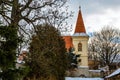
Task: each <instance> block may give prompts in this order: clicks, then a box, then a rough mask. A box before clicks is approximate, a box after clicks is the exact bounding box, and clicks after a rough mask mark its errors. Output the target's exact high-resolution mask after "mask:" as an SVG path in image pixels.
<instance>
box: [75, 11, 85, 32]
mask: <svg viewBox="0 0 120 80" xmlns="http://www.w3.org/2000/svg"><path fill="white" fill-rule="evenodd" d="M74 33H86V30H85V26H84V22H83V18H82V13H81V10H79V13H78V18H77V22H76V27H75V32H74Z"/></svg>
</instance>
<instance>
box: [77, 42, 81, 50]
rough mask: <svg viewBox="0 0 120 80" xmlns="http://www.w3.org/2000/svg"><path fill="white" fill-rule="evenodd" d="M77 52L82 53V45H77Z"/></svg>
mask: <svg viewBox="0 0 120 80" xmlns="http://www.w3.org/2000/svg"><path fill="white" fill-rule="evenodd" d="M78 51H82V43H81V42H79V43H78Z"/></svg>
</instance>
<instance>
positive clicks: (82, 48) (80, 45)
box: [72, 9, 89, 76]
mask: <svg viewBox="0 0 120 80" xmlns="http://www.w3.org/2000/svg"><path fill="white" fill-rule="evenodd" d="M88 39H89V36H88V35H87V34H86V30H85V26H84V22H83V18H82V13H81V9H79V12H78V18H77V22H76V26H75V31H74V34H73V35H72V41H73V47H74V53H75V54H77V55H80V57H79V58H78V69H79V75H82V74H83V75H85V76H89V73H88V68H89V67H88Z"/></svg>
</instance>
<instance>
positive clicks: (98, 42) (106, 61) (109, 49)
mask: <svg viewBox="0 0 120 80" xmlns="http://www.w3.org/2000/svg"><path fill="white" fill-rule="evenodd" d="M119 42H120V31H119V30H117V29H113V28H111V27H103V28H102V30H101V31H100V32H95V33H94V35H93V37H92V38H91V40H90V42H89V53H90V54H89V56H91V57H93V59H94V60H99V61H100V62H101V66H106V65H107V66H109V67H110V65H111V64H113V63H115V62H120V61H119V59H120V57H118V56H119V53H120V48H119Z"/></svg>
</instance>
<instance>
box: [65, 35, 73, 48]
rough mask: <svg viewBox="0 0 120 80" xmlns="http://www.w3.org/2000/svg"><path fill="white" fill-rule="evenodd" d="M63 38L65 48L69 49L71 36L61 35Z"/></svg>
mask: <svg viewBox="0 0 120 80" xmlns="http://www.w3.org/2000/svg"><path fill="white" fill-rule="evenodd" d="M63 39H64V40H65V47H66V49H67V50H69V48H70V47H73V43H72V37H71V36H63Z"/></svg>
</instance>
